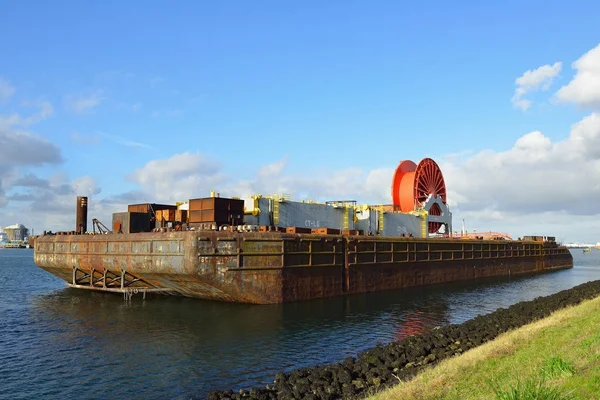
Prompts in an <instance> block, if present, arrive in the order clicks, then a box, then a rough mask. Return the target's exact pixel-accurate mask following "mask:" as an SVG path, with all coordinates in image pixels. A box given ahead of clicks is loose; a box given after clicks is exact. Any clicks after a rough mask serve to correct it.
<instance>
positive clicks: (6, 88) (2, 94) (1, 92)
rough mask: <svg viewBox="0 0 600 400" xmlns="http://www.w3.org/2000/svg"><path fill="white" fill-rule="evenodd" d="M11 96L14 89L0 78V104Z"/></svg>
mask: <svg viewBox="0 0 600 400" xmlns="http://www.w3.org/2000/svg"><path fill="white" fill-rule="evenodd" d="M13 94H15V88H14V87H12V86H11V85H10V83H9V82H8V81H7V80H5V79H4V78H2V77H0V104H4V103H6V102H7V101H8V100H9V99H10V98H11V97H12V95H13Z"/></svg>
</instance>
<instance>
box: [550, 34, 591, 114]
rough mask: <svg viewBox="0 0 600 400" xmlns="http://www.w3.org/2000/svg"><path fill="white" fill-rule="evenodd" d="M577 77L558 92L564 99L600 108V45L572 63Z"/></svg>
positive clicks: (560, 97) (557, 94) (584, 105)
mask: <svg viewBox="0 0 600 400" xmlns="http://www.w3.org/2000/svg"><path fill="white" fill-rule="evenodd" d="M572 67H573V68H574V69H576V70H577V73H576V74H575V77H574V78H573V79H572V80H571V81H570V82H569V83H568V84H567V85H565V86H563V87H561V88H560V90H559V91H558V92H557V93H556V97H557V98H558V99H559V100H562V101H568V102H573V103H576V104H578V105H579V106H582V107H589V108H594V109H600V45H598V46H596V47H595V48H593V49H592V50H590V51H588V52H587V53H586V54H584V55H583V56H582V57H581V58H580V59H578V60H577V61H575V62H574V63H573V64H572Z"/></svg>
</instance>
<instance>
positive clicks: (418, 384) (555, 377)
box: [368, 297, 600, 400]
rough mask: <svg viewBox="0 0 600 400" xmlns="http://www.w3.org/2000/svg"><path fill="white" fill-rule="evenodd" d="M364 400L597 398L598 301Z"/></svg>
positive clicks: (599, 370)
mask: <svg viewBox="0 0 600 400" xmlns="http://www.w3.org/2000/svg"><path fill="white" fill-rule="evenodd" d="M368 399H369V400H383V399H423V400H424V399H461V400H462V399H502V400H504V399H506V400H508V399H515V400H516V399H539V400H542V399H552V400H554V399H600V297H598V298H595V299H593V300H588V301H585V302H582V303H581V304H579V305H577V306H575V307H568V308H565V309H562V310H559V311H557V312H555V313H553V314H552V315H551V316H549V317H547V318H544V319H542V320H540V321H537V322H534V323H532V324H529V325H525V326H523V327H521V328H519V329H516V330H514V331H511V332H507V333H505V334H502V335H500V336H499V337H498V338H497V339H495V340H493V341H491V342H488V343H485V344H483V345H481V346H479V347H476V348H474V349H472V350H469V351H467V352H465V353H464V354H462V355H460V356H457V357H453V358H450V359H446V360H444V361H442V362H440V363H439V364H438V365H437V366H435V367H434V368H431V369H429V370H426V371H424V372H422V373H420V374H419V375H417V376H416V377H415V378H413V379H412V380H411V381H409V382H401V383H399V384H398V385H396V386H394V387H392V388H391V389H388V390H386V391H383V392H381V393H378V394H376V395H373V396H371V397H369V398H368Z"/></svg>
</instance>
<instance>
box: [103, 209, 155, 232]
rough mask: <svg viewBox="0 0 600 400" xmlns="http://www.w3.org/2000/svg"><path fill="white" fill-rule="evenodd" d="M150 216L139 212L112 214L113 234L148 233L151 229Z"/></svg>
mask: <svg viewBox="0 0 600 400" xmlns="http://www.w3.org/2000/svg"><path fill="white" fill-rule="evenodd" d="M151 218H152V217H151V215H150V214H149V213H141V212H122V213H114V214H113V220H112V226H113V232H117V233H119V232H121V233H140V232H148V231H149V230H150V228H151Z"/></svg>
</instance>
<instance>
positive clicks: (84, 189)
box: [71, 175, 101, 196]
mask: <svg viewBox="0 0 600 400" xmlns="http://www.w3.org/2000/svg"><path fill="white" fill-rule="evenodd" d="M71 187H72V188H73V191H74V192H75V193H76V194H77V195H78V196H95V195H97V194H99V193H100V191H101V189H100V187H98V183H97V182H96V180H95V179H94V178H92V177H91V176H87V175H86V176H82V177H81V178H78V179H75V180H74V181H73V182H72V183H71Z"/></svg>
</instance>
